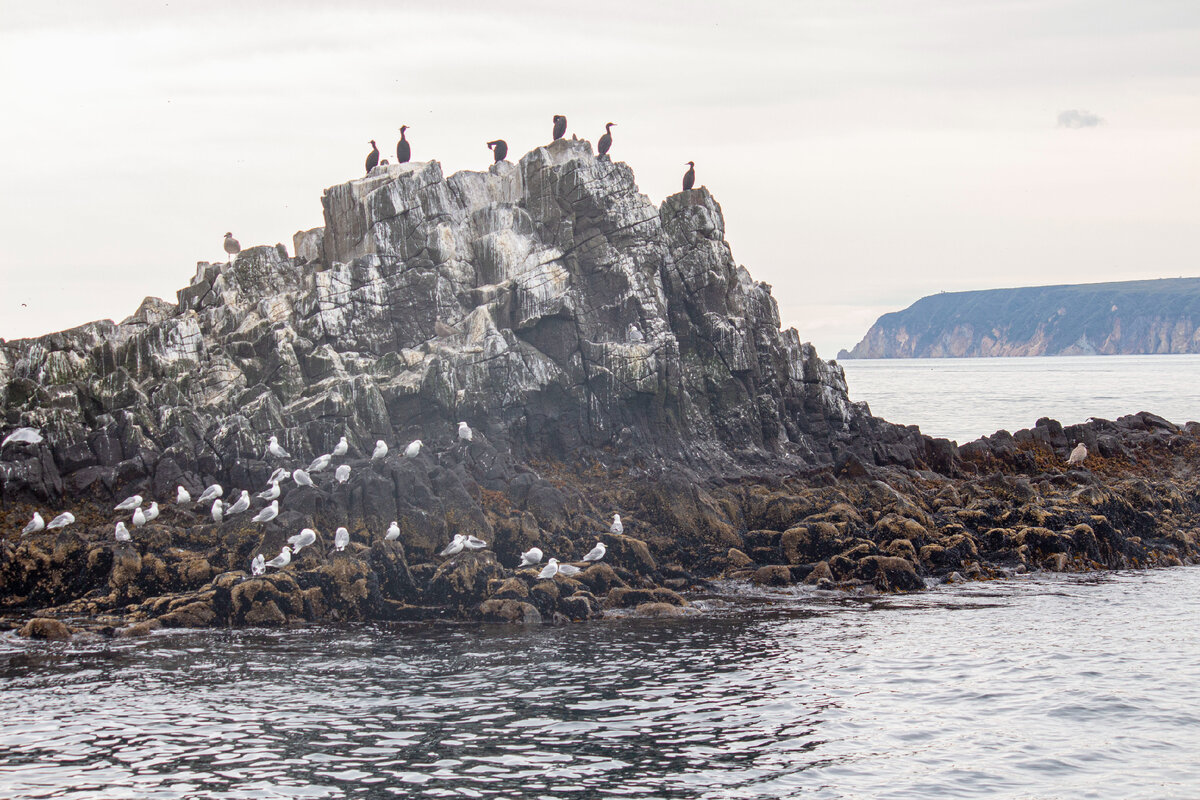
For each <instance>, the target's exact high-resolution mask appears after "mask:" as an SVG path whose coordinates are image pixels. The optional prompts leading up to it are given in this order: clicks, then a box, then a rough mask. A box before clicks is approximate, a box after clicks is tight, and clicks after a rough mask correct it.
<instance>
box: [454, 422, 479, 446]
mask: <svg viewBox="0 0 1200 800" xmlns="http://www.w3.org/2000/svg"><path fill="white" fill-rule="evenodd" d="M458 438H459V439H461V440H462V441H464V442H469V441H471V440H472V439H474V438H475V433H474V432H473V431H472V430H471V426H470V425H468V424H467V423H465V422H460V423H458Z"/></svg>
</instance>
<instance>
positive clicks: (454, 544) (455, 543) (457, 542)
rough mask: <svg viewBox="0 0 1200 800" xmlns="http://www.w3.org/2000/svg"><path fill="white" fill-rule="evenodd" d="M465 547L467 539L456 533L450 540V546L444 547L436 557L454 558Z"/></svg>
mask: <svg viewBox="0 0 1200 800" xmlns="http://www.w3.org/2000/svg"><path fill="white" fill-rule="evenodd" d="M466 546H467V537H466V536H463V535H462V534H461V533H456V534H454V538H453V539H451V540H450V544H448V545H446V547H445V549H443V550H442V552H440V553H438V555H439V556H456V555H458V554H459V553H461V552H462V551H463V548H464V547H466Z"/></svg>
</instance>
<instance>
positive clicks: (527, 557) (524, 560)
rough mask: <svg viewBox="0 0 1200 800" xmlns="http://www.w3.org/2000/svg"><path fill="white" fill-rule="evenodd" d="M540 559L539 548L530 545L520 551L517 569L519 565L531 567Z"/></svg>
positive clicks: (540, 552)
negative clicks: (522, 551)
mask: <svg viewBox="0 0 1200 800" xmlns="http://www.w3.org/2000/svg"><path fill="white" fill-rule="evenodd" d="M541 560H542V551H541V548H538V547H531V548H529V549H528V550H526V551H525V552H524V553H521V563H520V564H517V569H520V568H521V567H532V566H533V565H534V564H537V563H539V562H541Z"/></svg>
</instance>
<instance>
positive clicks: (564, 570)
mask: <svg viewBox="0 0 1200 800" xmlns="http://www.w3.org/2000/svg"><path fill="white" fill-rule="evenodd" d="M579 572H580V569H579V567H577V566H575V565H574V564H559V565H558V574H559V575H566V576H567V577H568V578H569V577H571V576H572V575H578V574H579Z"/></svg>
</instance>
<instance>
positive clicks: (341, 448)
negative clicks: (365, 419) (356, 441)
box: [332, 436, 350, 458]
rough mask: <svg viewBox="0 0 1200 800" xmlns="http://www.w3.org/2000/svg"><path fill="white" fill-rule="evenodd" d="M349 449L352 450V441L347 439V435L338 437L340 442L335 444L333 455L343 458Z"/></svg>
mask: <svg viewBox="0 0 1200 800" xmlns="http://www.w3.org/2000/svg"><path fill="white" fill-rule="evenodd" d="M349 450H350V443H349V442H348V441H346V437H345V436H343V437H342V438H341V439H338V443H337V444H335V445H334V446H333V453H332V455H334V456H337V457H338V458H341V457H342V456H344V455H346V453H347V452H349Z"/></svg>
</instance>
